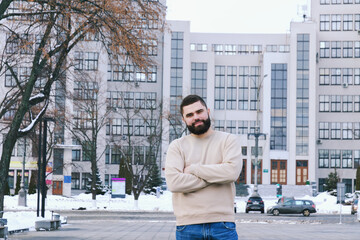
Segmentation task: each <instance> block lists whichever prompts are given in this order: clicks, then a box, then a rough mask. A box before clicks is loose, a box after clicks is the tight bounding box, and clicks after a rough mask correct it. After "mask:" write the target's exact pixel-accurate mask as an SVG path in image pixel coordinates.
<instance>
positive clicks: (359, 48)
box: [354, 41, 360, 58]
mask: <svg viewBox="0 0 360 240" xmlns="http://www.w3.org/2000/svg"><path fill="white" fill-rule="evenodd" d="M354 57H355V58H360V41H355V42H354Z"/></svg>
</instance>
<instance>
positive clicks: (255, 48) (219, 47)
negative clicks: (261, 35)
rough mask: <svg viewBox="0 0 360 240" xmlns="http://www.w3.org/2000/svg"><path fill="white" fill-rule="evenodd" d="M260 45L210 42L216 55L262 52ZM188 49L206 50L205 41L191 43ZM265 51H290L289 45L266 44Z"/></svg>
mask: <svg viewBox="0 0 360 240" xmlns="http://www.w3.org/2000/svg"><path fill="white" fill-rule="evenodd" d="M262 48H263V46H262V45H246V44H240V45H237V44H212V51H213V52H215V54H217V55H237V54H240V55H242V54H255V53H262ZM190 51H197V52H207V51H208V44H207V43H191V44H190ZM266 52H280V53H287V52H290V45H266Z"/></svg>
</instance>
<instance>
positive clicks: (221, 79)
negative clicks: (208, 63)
mask: <svg viewBox="0 0 360 240" xmlns="http://www.w3.org/2000/svg"><path fill="white" fill-rule="evenodd" d="M214 108H215V109H218V110H222V109H225V66H215V106H214Z"/></svg>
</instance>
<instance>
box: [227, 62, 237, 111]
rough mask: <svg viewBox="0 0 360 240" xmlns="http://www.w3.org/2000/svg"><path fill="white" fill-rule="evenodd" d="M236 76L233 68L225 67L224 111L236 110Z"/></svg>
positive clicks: (235, 69) (235, 70)
mask: <svg viewBox="0 0 360 240" xmlns="http://www.w3.org/2000/svg"><path fill="white" fill-rule="evenodd" d="M236 76H237V68H236V67H234V66H228V67H227V81H226V109H227V110H236V80H237V79H236Z"/></svg>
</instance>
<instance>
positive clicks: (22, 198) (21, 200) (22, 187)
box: [18, 137, 27, 207]
mask: <svg viewBox="0 0 360 240" xmlns="http://www.w3.org/2000/svg"><path fill="white" fill-rule="evenodd" d="M25 160H26V138H25V137H24V158H23V162H22V171H21V182H20V190H19V198H18V205H19V206H24V207H26V205H27V204H26V203H27V202H26V193H27V192H26V189H25V184H24V178H25V176H24V174H25Z"/></svg>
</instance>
